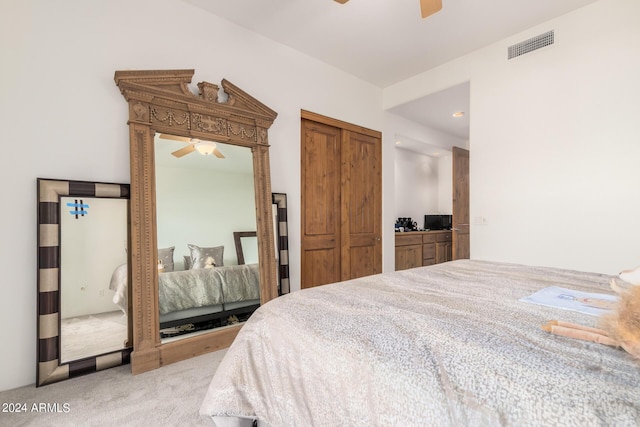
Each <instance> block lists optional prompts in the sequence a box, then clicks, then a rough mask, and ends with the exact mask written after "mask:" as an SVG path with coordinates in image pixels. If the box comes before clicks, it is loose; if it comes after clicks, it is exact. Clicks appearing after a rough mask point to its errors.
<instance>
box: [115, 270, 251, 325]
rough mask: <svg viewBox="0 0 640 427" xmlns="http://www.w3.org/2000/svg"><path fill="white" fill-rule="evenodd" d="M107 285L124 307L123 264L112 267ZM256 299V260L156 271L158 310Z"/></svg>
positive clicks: (177, 309)
mask: <svg viewBox="0 0 640 427" xmlns="http://www.w3.org/2000/svg"><path fill="white" fill-rule="evenodd" d="M109 289H111V290H113V291H115V295H114V297H113V302H114V303H115V304H117V305H118V306H119V307H120V308H121V310H122V311H124V312H125V314H126V310H127V264H123V265H121V266H119V267H118V268H116V269H115V271H114V272H113V274H112V276H111V282H110V284H109ZM259 299H260V273H259V269H258V264H246V265H230V266H223V267H215V268H198V269H191V270H183V271H172V272H167V273H160V274H158V306H159V311H160V314H166V313H171V312H174V311H180V310H186V309H190V308H198V307H207V306H214V305H219V304H224V303H234V302H239V301H250V300H259Z"/></svg>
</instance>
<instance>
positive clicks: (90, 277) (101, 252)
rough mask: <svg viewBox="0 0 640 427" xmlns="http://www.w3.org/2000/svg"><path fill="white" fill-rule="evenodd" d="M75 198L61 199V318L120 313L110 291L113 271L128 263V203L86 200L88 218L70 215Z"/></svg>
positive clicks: (84, 202)
mask: <svg viewBox="0 0 640 427" xmlns="http://www.w3.org/2000/svg"><path fill="white" fill-rule="evenodd" d="M76 200H78V199H77V198H74V197H63V198H62V199H61V203H62V206H61V215H60V247H61V250H62V252H61V255H60V265H61V266H62V270H61V272H62V274H61V277H60V282H61V286H60V288H61V293H62V296H61V298H62V304H61V306H60V317H61V318H62V319H66V318H68V317H75V316H86V315H88V314H96V313H106V312H110V311H119V310H120V309H119V308H118V306H117V305H116V304H114V302H113V295H114V291H112V290H110V289H109V284H110V281H111V275H112V274H113V272H114V270H115V269H116V268H117V267H118V266H119V265H122V264H125V263H126V262H127V252H126V249H127V231H128V230H127V229H128V223H127V218H128V216H129V215H128V211H129V203H128V202H129V201H128V200H125V199H107V198H95V197H85V198H82V199H81V200H82V204H84V205H87V206H88V207H86V208H84V210H86V212H87V214H86V215H79V216H78V217H77V218H76V216H75V215H73V214H70V211H75V209H74V208H70V207H67V206H66V203H75V201H76Z"/></svg>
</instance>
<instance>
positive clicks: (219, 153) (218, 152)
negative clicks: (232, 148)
mask: <svg viewBox="0 0 640 427" xmlns="http://www.w3.org/2000/svg"><path fill="white" fill-rule="evenodd" d="M213 154H215V156H216V157H217V158H219V159H224V154H222V153H221V152H220V150H218V149H217V148H216V149H215V150H213Z"/></svg>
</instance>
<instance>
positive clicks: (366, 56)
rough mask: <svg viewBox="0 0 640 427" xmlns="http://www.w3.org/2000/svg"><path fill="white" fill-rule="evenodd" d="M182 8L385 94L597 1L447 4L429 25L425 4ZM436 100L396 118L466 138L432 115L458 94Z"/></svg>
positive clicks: (212, 0) (203, 3)
mask: <svg viewBox="0 0 640 427" xmlns="http://www.w3.org/2000/svg"><path fill="white" fill-rule="evenodd" d="M183 1H185V2H188V3H191V4H193V5H195V6H198V7H200V8H202V9H204V10H207V11H209V12H211V13H213V14H215V15H218V16H219V17H222V18H224V19H227V20H229V21H231V22H234V23H236V24H238V25H240V26H242V27H245V28H247V29H249V30H251V31H254V32H256V33H259V34H262V35H263V36H265V37H267V38H270V39H272V40H275V41H277V42H279V43H281V44H284V45H287V46H290V47H291V48H293V49H295V50H298V51H300V52H303V53H305V54H307V55H309V56H312V57H314V58H317V59H319V60H321V61H323V62H325V63H327V64H330V65H333V66H334V67H336V68H339V69H341V70H344V71H345V72H347V73H350V74H352V75H354V76H356V77H359V78H360V79H362V80H365V81H368V82H370V83H372V84H373V85H376V86H378V87H381V88H384V87H387V86H389V85H392V84H394V83H397V82H399V81H402V80H405V79H407V78H409V77H412V76H414V75H416V74H419V73H421V72H423V71H426V70H429V69H431V68H433V67H436V66H438V65H441V64H443V63H445V62H448V61H450V60H452V59H454V58H457V57H459V56H462V55H465V54H467V53H469V52H472V51H474V50H477V49H479V48H482V47H484V46H487V45H489V44H491V43H494V42H496V41H499V40H501V39H503V38H505V37H508V36H511V35H513V34H515V33H518V32H520V31H524V30H526V29H528V28H530V27H532V26H535V25H537V24H540V23H542V22H544V21H547V20H549V19H552V18H554V17H557V16H560V15H563V14H565V13H568V12H570V11H573V10H575V9H577V8H580V7H582V6H585V5H587V4H590V3H593V2H595V1H597V0H443V2H442V3H443V7H442V10H441V11H440V12H438V13H436V14H435V15H432V16H430V17H428V18H426V19H422V18H421V16H420V2H419V0H350V1H349V2H348V3H346V4H344V5H341V4H339V3H337V2H335V1H333V0H183ZM458 89H459V88H458ZM459 92H460V91H458V92H456V93H457V94H459ZM434 96H436V97H438V99H437V100H436V101H432V102H431V101H430V100H428V99H427V100H419V101H415V102H414V103H412V104H414V105H413V108H412V107H410V106H406V107H402V108H399V109H396V111H395V112H396V113H397V114H400V115H405V116H406V117H407V118H410V119H411V120H413V121H416V122H418V123H423V124H426V125H429V126H431V124H430V123H440V126H441V129H440V130H443V131H445V132H448V133H451V134H452V135H458V136H460V135H461V132H462V133H464V129H463V128H462V127H461V125H460V122H458V123H455V124H454V125H453V126H454V127H453V128H448V127H444V125H443V123H442V121H438V119H437V118H434V117H429V116H430V114H429V113H428V111H434V110H437V109H435V108H434V105H442V103H443V100H444V99H447V98H448V97H454V96H455V94H447V93H446V91H445V93H440V94H436V95H434ZM452 102H453V101H452ZM461 102H464V100H462V101H461ZM466 102H467V104H468V87H467V94H466ZM444 110H445V107H444V105H443V107H442V108H441V109H440V111H438V112H436V113H435V114H439V115H444V114H445V111H444ZM446 113H447V114H451V113H449V112H448V111H447V112H446ZM467 113H468V114H467V115H466V116H465V117H466V119H467V120H468V118H469V113H470V112H467ZM466 126H467V135H466V137H467V138H468V121H467V124H466Z"/></svg>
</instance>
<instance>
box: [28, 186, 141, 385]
mask: <svg viewBox="0 0 640 427" xmlns="http://www.w3.org/2000/svg"><path fill="white" fill-rule="evenodd" d="M128 199H129V185H127V184H105V183H94V182H86V181H64V180H53V179H38V370H37V381H36V383H37V385H38V386H40V385H45V384H50V383H53V382H56V381H60V380H63V379H66V378H70V377H73V376H78V375H83V374H87V373H90V372H94V371H97V370H101V369H105V368H109V367H112V366H116V365H120V364H123V363H127V362H128V361H129V353H130V352H131V346H132V340H131V339H130V330H131V328H130V322H129V316H128V308H129V306H128V298H127V296H128V295H127V291H126V287H125V288H119V286H118V284H119V283H124V284H126V282H127V264H128V262H127V259H128V254H127V247H128V240H129V236H128V229H129V227H128V225H129V221H128V220H129V200H128Z"/></svg>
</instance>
